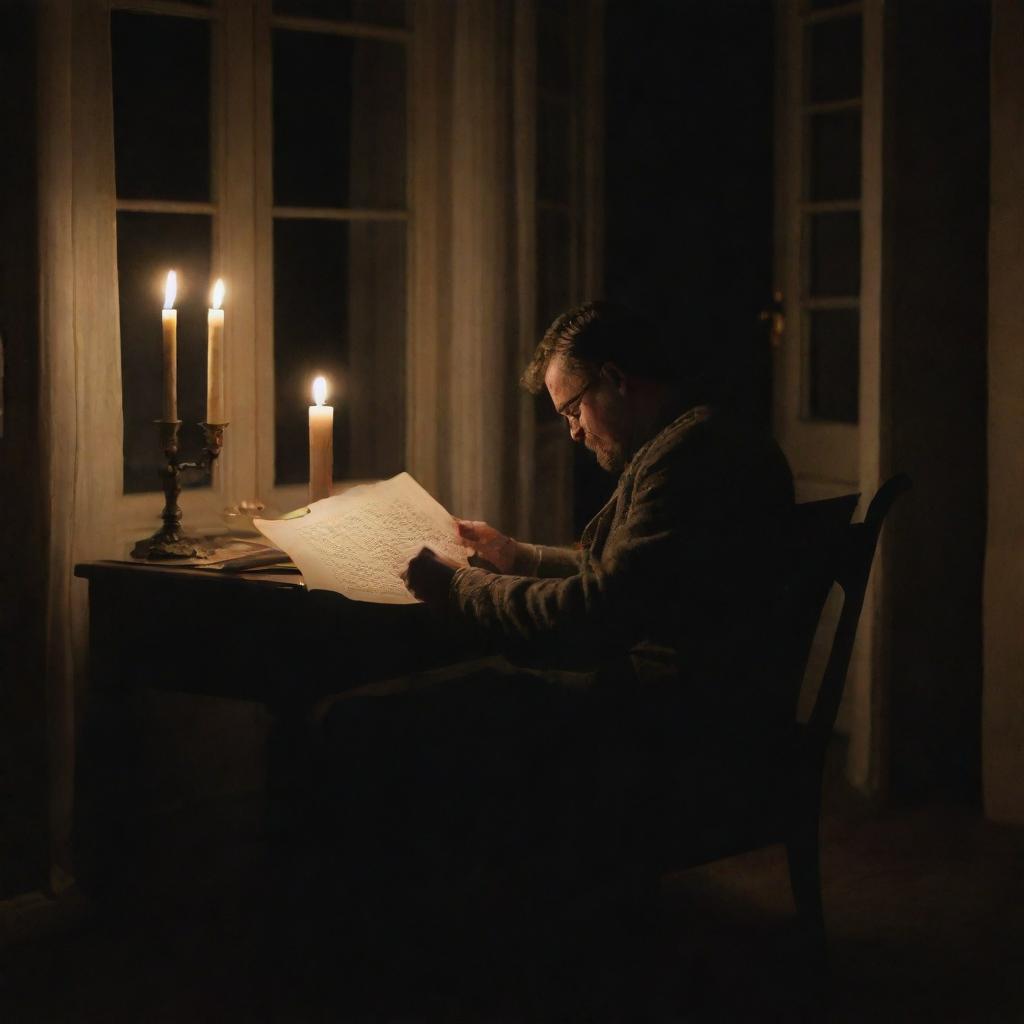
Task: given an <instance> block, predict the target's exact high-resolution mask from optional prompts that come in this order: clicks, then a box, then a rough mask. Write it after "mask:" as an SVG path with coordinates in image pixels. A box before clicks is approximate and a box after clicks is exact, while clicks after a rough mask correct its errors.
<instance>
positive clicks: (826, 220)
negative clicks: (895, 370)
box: [800, 2, 863, 423]
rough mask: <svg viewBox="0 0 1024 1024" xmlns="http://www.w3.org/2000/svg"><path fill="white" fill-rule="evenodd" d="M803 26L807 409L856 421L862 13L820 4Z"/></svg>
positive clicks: (809, 415)
mask: <svg viewBox="0 0 1024 1024" xmlns="http://www.w3.org/2000/svg"><path fill="white" fill-rule="evenodd" d="M813 6H814V7H816V8H820V10H817V11H814V12H813V13H811V14H810V15H809V16H806V20H805V23H804V27H803V47H804V53H803V61H804V69H805V70H804V78H803V96H802V108H803V118H804V122H805V136H804V167H803V192H802V197H801V199H802V202H801V216H802V224H801V231H802V238H803V254H802V257H801V263H802V269H801V276H802V289H801V296H800V313H801V316H800V322H801V323H802V325H803V332H804V338H803V353H804V358H803V368H802V378H803V384H802V402H801V405H802V415H803V416H804V417H805V418H806V419H809V420H824V421H831V422H836V423H856V422H857V409H858V403H859V364H860V341H859V339H860V271H861V238H860V236H861V202H860V198H861V67H862V51H863V41H862V37H863V28H862V16H861V13H860V10H859V9H858V8H855V7H854V8H850V7H846V8H837V9H833V8H832V5H830V4H826V3H822V2H818V3H816V4H814V5H813Z"/></svg>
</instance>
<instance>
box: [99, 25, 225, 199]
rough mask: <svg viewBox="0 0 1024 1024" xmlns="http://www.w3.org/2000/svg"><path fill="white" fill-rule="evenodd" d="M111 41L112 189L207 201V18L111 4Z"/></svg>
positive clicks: (134, 195) (130, 195)
mask: <svg viewBox="0 0 1024 1024" xmlns="http://www.w3.org/2000/svg"><path fill="white" fill-rule="evenodd" d="M110 41H111V49H112V62H113V63H112V73H113V85H114V153H115V157H116V179H117V194H118V196H119V197H120V198H121V199H180V200H188V201H193V202H207V201H209V198H210V25H209V22H208V21H205V20H202V19H199V18H170V17H164V16H162V15H161V16H157V15H151V14H130V13H127V12H126V11H114V12H113V13H112V14H111V16H110Z"/></svg>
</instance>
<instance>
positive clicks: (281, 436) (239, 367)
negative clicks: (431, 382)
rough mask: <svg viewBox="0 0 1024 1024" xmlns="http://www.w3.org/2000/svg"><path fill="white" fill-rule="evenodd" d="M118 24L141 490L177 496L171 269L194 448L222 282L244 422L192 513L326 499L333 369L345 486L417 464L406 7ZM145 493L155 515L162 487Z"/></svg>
mask: <svg viewBox="0 0 1024 1024" xmlns="http://www.w3.org/2000/svg"><path fill="white" fill-rule="evenodd" d="M110 33H111V37H110V38H111V60H112V67H111V72H112V84H113V105H114V125H115V139H114V142H115V147H114V149H115V177H116V185H117V211H116V216H117V251H118V290H119V303H120V331H121V359H122V377H123V395H122V397H123V416H124V493H125V495H126V497H130V496H133V495H135V496H139V497H140V498H141V495H142V494H146V493H148V494H151V493H152V492H154V491H158V490H159V489H160V478H159V469H160V466H161V464H162V453H161V452H160V450H159V445H158V443H157V437H158V435H157V431H156V428H155V426H154V423H153V421H154V420H156V419H158V418H160V417H161V388H162V384H161V381H162V365H161V335H160V317H159V310H160V308H161V306H162V304H163V287H164V280H165V277H166V273H167V271H168V270H170V269H175V270H176V271H177V272H178V282H179V291H178V299H177V302H176V307H177V309H178V386H177V391H178V418H179V419H181V420H182V421H183V423H182V428H181V435H180V443H181V449H182V457H183V458H184V459H194V458H195V457H196V456H198V455H199V453H200V444H201V439H202V435H201V432H200V430H199V427H198V426H197V424H198V423H199V422H201V421H202V420H204V419H205V418H206V409H205V403H206V371H207V367H206V309H207V307H208V305H209V293H210V288H211V286H212V284H213V280H214V279H215V278H216V277H224V278H225V280H226V284H227V290H228V291H227V298H226V300H225V310H226V330H225V335H226V337H225V348H226V353H225V363H226V366H225V372H226V394H227V399H226V404H227V418H228V419H229V420H230V421H231V425H230V426H229V428H228V430H227V432H226V438H225V448H224V453H223V455H222V457H221V460H220V464H219V466H218V474H217V475H218V486H217V487H215V488H213V487H211V486H210V480H209V477H208V476H204V475H202V474H198V473H191V474H185V475H184V477H183V483H184V484H185V486H191V487H193V488H196V489H197V492H202V493H196V494H194V495H193V496H192V497H191V498H190V499H189V515H188V518H189V521H190V525H193V524H194V525H196V526H198V527H204V528H205V527H210V526H214V527H215V526H217V525H219V513H220V510H221V509H222V508H223V507H224V505H226V504H231V503H235V502H237V501H239V500H242V499H246V498H254V497H259V498H262V499H263V500H265V501H268V502H269V503H270V504H271V505H272V506H273V507H275V508H276V509H277V510H278V511H283V510H285V509H286V508H289V507H294V506H296V505H298V504H300V503H301V502H302V501H303V500H304V498H305V495H306V482H307V480H308V465H307V451H308V442H307V429H308V428H307V413H306V407H307V406H308V405H309V404H310V402H311V398H310V387H311V384H312V381H313V378H314V377H315V376H316V375H318V374H323V375H325V376H326V377H327V378H328V380H329V382H330V386H331V398H330V399H329V401H331V403H332V404H333V405H334V406H335V419H334V423H335V438H334V453H335V466H334V475H335V478H336V479H337V480H345V479H358V478H371V477H380V476H388V475H391V474H393V473H396V472H398V471H400V470H401V469H402V468H403V467H404V447H405V405H406V384H405V347H406V339H405V322H406V281H407V270H406V251H407V247H408V246H407V238H406V230H407V220H408V211H407V203H406V181H407V177H408V166H407V164H408V161H407V152H406V136H407V114H406V109H407V80H408V72H407V67H406V64H407V50H408V46H407V43H408V41H409V39H410V32H409V30H408V28H407V26H406V4H405V2H404V0H347V2H344V0H274V2H273V3H272V4H270V3H259V4H255V5H253V4H250V3H247V2H239V0H221V2H219V3H218V2H212V3H206V4H204V3H175V4H173V5H169V4H162V3H156V2H151V0H134V2H133V0H115V2H114V10H112V12H111V17H110ZM254 72H255V73H254ZM240 114H241V118H240ZM246 115H248V116H247V117H246ZM243 121H244V122H245V123H242V122H243ZM247 196H248V197H249V199H250V201H249V202H246V197H247ZM222 200H223V201H222ZM204 494H205V495H206V497H204V496H203V495H204ZM197 503H198V504H197ZM128 505H129V507H130V508H132V509H135V510H137V512H138V517H136V518H139V517H142V516H146V517H148V518H149V519H150V520H151V519H152V512H153V510H152V499H151V498H150V499H149V500H148V501H147V502H146V504H145V506H143V504H142V502H141V501H138V502H134V504H133V503H132V501H131V500H129V501H128ZM197 510H198V511H197Z"/></svg>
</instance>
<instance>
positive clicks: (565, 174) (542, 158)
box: [537, 95, 569, 203]
mask: <svg viewBox="0 0 1024 1024" xmlns="http://www.w3.org/2000/svg"><path fill="white" fill-rule="evenodd" d="M539 111H540V117H539V123H538V125H537V197H538V198H539V199H547V200H551V201H553V202H563V203H564V202H568V201H569V109H568V106H567V105H566V104H565V103H561V102H559V101H558V100H552V99H549V98H546V97H544V96H543V95H542V96H541V99H540V103H539Z"/></svg>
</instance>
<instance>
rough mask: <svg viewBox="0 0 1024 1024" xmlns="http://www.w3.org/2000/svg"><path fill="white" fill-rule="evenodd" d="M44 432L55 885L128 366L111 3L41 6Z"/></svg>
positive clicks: (60, 871) (64, 877)
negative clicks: (94, 565)
mask: <svg viewBox="0 0 1024 1024" xmlns="http://www.w3.org/2000/svg"><path fill="white" fill-rule="evenodd" d="M38 26H39V30H38V47H39V54H38V56H39V64H38V68H39V83H38V96H39V115H38V116H39V132H38V139H39V150H38V164H39V221H40V223H39V279H40V288H39V295H40V311H39V320H40V346H41V351H40V375H41V381H40V386H41V392H42V393H41V402H40V416H41V423H40V437H41V439H42V446H41V456H42V458H43V459H44V478H45V480H46V482H47V488H48V493H47V499H48V501H47V508H48V519H49V521H48V524H47V526H48V550H47V552H46V565H47V573H48V581H49V583H48V595H47V613H46V614H47V621H46V638H47V643H46V648H47V666H46V686H47V704H48V717H49V735H50V778H51V784H50V793H51V799H50V838H51V844H52V857H51V864H52V869H51V882H52V884H53V887H54V889H56V890H58V891H59V890H60V889H61V888H62V887H63V886H64V885H65V884H66V882H67V881H68V880H69V878H70V858H69V840H70V832H71V816H72V810H73V794H74V776H73V770H74V751H75V742H74V741H75V714H76V701H75V697H76V687H77V685H80V684H81V681H82V680H83V679H84V672H83V671H82V670H83V669H84V664H83V661H84V655H85V652H86V650H87V628H88V622H87V605H86V589H85V584H84V582H82V581H78V580H75V579H74V577H73V570H74V565H75V563H76V562H80V561H83V560H86V559H92V558H102V557H110V555H111V553H112V552H113V551H114V550H115V523H114V517H113V515H112V514H111V510H112V509H113V507H114V502H115V500H116V498H117V496H118V495H119V494H120V488H121V436H122V435H121V416H120V415H119V410H120V406H121V371H120V341H119V337H118V320H117V274H116V263H115V238H114V220H113V217H112V216H111V211H112V210H113V194H114V168H113V125H112V112H111V110H112V108H111V103H110V95H111V92H110V56H109V45H110V43H109V26H108V9H107V4H106V3H104V2H100V0H73V2H71V3H68V2H62V0H45V2H43V3H41V4H40V6H39V11H38Z"/></svg>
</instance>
